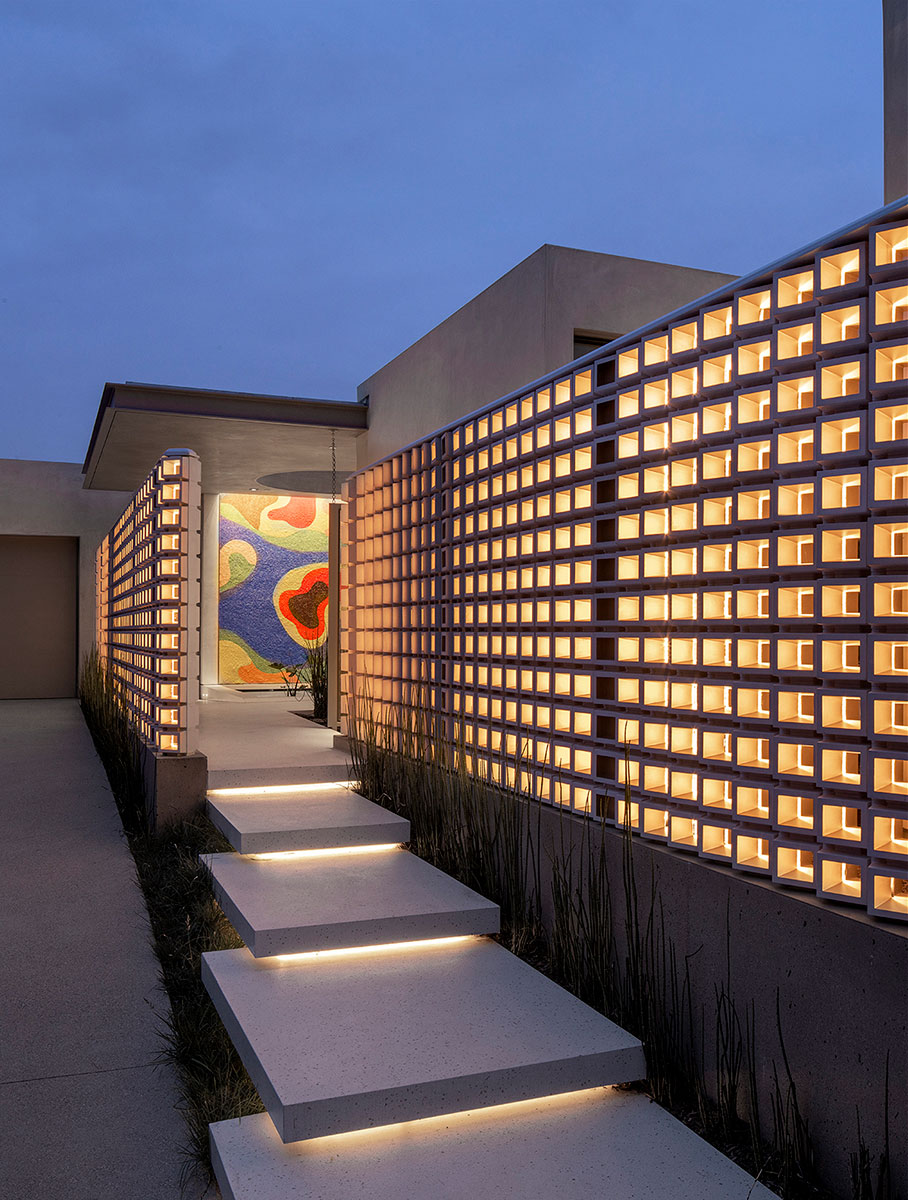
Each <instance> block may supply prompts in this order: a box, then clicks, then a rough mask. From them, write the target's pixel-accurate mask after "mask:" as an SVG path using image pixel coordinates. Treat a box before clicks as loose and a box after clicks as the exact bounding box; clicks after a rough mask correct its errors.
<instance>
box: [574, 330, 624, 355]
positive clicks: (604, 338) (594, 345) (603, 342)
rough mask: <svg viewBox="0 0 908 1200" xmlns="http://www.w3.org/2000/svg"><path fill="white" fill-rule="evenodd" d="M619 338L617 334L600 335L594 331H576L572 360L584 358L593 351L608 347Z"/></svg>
mask: <svg viewBox="0 0 908 1200" xmlns="http://www.w3.org/2000/svg"><path fill="white" fill-rule="evenodd" d="M617 336H618V334H617V333H599V332H597V331H596V330H592V329H575V330H574V347H573V349H574V353H573V355H572V358H582V357H583V355H584V354H589V352H590V351H591V350H598V349H599V347H600V346H607V345H608V343H609V342H613V341H614V340H615V338H616V337H617Z"/></svg>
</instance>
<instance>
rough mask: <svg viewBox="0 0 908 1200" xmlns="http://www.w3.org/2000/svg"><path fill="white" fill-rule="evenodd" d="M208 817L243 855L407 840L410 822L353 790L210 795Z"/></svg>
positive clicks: (302, 789) (325, 788)
mask: <svg viewBox="0 0 908 1200" xmlns="http://www.w3.org/2000/svg"><path fill="white" fill-rule="evenodd" d="M208 815H209V817H210V818H211V820H212V822H213V824H215V825H216V826H217V827H218V829H220V831H221V833H223V835H224V837H226V838H227V840H228V841H229V842H230V844H231V846H233V848H234V850H237V851H239V853H240V854H268V853H274V852H277V851H282V850H324V849H329V848H335V847H339V846H376V845H386V844H389V843H392V842H395V843H396V842H406V841H408V840H409V838H410V823H409V821H405V820H404V818H403V817H398V816H397V815H396V814H395V813H392V812H389V811H388V809H387V808H382V807H381V805H380V804H373V803H372V801H371V800H367V799H366V798H365V796H360V795H359V794H358V793H357V792H351V791H350V790H349V788H346V787H338V786H337V785H334V786H331V785H330V784H329V785H327V786H326V787H324V788H316V789H312V788H311V787H304V788H301V789H300V790H299V791H291V792H277V793H270V792H264V793H261V794H256V793H254V792H253V791H251V790H250V791H247V792H245V793H243V794H237V795H223V794H222V795H217V794H212V792H209V794H208Z"/></svg>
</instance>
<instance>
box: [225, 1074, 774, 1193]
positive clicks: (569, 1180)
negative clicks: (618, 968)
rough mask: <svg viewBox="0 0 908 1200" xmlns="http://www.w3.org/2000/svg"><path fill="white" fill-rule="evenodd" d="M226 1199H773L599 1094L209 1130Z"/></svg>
mask: <svg viewBox="0 0 908 1200" xmlns="http://www.w3.org/2000/svg"><path fill="white" fill-rule="evenodd" d="M209 1129H210V1135H211V1159H212V1163H213V1165H214V1172H215V1175H216V1177H217V1181H218V1186H219V1187H220V1189H221V1194H222V1196H223V1197H224V1200H288V1198H289V1197H300V1198H302V1197H310V1196H318V1197H319V1200H349V1197H351V1196H356V1197H358V1200H399V1198H400V1197H412V1198H413V1200H428V1198H429V1197H432V1198H433V1200H434V1198H438V1200H442V1198H446V1200H462V1198H463V1197H494V1200H551V1198H552V1197H557V1198H558V1200H603V1197H608V1198H610V1200H773V1196H774V1193H772V1192H770V1191H768V1190H767V1188H765V1187H763V1185H762V1184H760V1183H755V1182H754V1180H753V1178H752V1177H751V1176H750V1175H748V1174H747V1173H746V1172H745V1171H743V1170H742V1169H741V1168H740V1167H739V1166H737V1165H736V1164H735V1163H733V1162H732V1161H731V1159H728V1158H726V1157H725V1156H724V1155H722V1154H720V1153H719V1151H718V1150H716V1149H714V1148H713V1147H712V1146H710V1145H709V1143H707V1142H704V1141H703V1140H702V1138H699V1137H697V1135H696V1134H695V1133H693V1132H692V1131H691V1130H690V1129H688V1128H687V1127H686V1126H685V1125H682V1124H681V1122H680V1121H677V1120H676V1119H675V1118H674V1117H672V1116H670V1115H669V1114H668V1113H667V1112H666V1111H665V1109H663V1108H660V1107H659V1106H658V1105H657V1104H654V1103H653V1102H652V1101H651V1100H649V1098H648V1097H646V1096H642V1095H640V1094H639V1093H634V1092H619V1091H616V1090H615V1089H614V1088H596V1089H594V1090H592V1091H586V1092H573V1093H571V1094H569V1095H564V1096H553V1097H548V1098H546V1099H544V1100H534V1101H529V1102H527V1103H525V1104H513V1105H507V1106H504V1107H502V1108H498V1109H492V1110H482V1109H479V1110H477V1111H473V1112H469V1113H457V1114H455V1115H454V1116H441V1117H433V1118H429V1119H428V1120H424V1121H419V1122H415V1123H412V1122H411V1123H409V1124H407V1125H402V1126H401V1125H397V1126H395V1125H391V1126H388V1127H387V1128H385V1129H380V1130H375V1129H372V1130H366V1131H363V1132H361V1133H347V1134H341V1135H340V1136H339V1137H323V1138H316V1139H315V1140H313V1141H305V1142H294V1143H292V1144H291V1145H284V1144H283V1143H282V1142H281V1140H280V1138H279V1137H278V1135H277V1132H276V1130H275V1128H274V1125H273V1124H272V1123H271V1121H270V1120H269V1118H268V1116H267V1115H266V1114H265V1113H262V1114H259V1115H257V1116H254V1117H243V1118H242V1119H240V1120H233V1121H220V1122H218V1123H217V1124H215V1125H211V1126H209Z"/></svg>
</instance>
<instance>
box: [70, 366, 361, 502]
mask: <svg viewBox="0 0 908 1200" xmlns="http://www.w3.org/2000/svg"><path fill="white" fill-rule="evenodd" d="M367 425H368V409H367V408H366V407H365V406H364V405H362V404H355V403H348V402H346V401H341V400H307V399H302V398H298V397H293V396H262V395H256V394H254V393H251V392H216V391H208V390H205V389H201V388H177V387H161V386H158V385H156V384H144V383H107V384H105V385H104V391H103V393H102V395H101V404H100V407H99V409H98V415H97V417H96V419H95V425H94V429H93V430H92V435H91V441H90V443H89V446H88V453H87V454H86V456H85V463H84V465H83V468H82V470H83V472H84V474H85V483H84V485H83V486H84V487H86V488H96V489H104V490H112V491H135V490H136V489H137V488H138V487H139V486H140V484H141V483H142V480H143V479H144V478H145V476H146V475H147V474H148V472H149V471H150V470H151V468H152V467H153V466H154V464H155V463H156V462H157V460H158V459H159V458H160V457H161V455H162V454H163V453H164V451H165V450H169V449H171V448H172V447H176V446H179V447H186V448H188V449H190V450H194V451H195V452H196V454H198V456H199V458H200V459H201V460H202V491H203V492H248V491H250V490H251V489H257V488H259V487H260V486H261V483H260V481H261V479H262V478H263V477H267V476H278V477H281V481H282V483H284V484H286V485H289V484H290V483H292V482H294V481H295V482H296V483H297V485H298V486H297V487H296V488H291V487H289V486H285V487H283V488H282V489H281V490H283V491H294V490H296V491H310V492H315V493H318V492H324V493H327V492H330V490H331V477H332V461H331V457H332V456H331V443H332V431H333V432H334V443H335V449H336V465H337V479H338V481H340V480H342V479H343V478H345V477H346V476H347V475H348V474H349V473H350V472H351V471H354V470H355V469H356V439H357V438H358V437H359V436H360V435H361V434H362V433H363V432H365V430H366V428H367ZM275 482H276V481H275ZM265 486H268V484H267V483H266V484H265Z"/></svg>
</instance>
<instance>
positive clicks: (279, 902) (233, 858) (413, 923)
mask: <svg viewBox="0 0 908 1200" xmlns="http://www.w3.org/2000/svg"><path fill="white" fill-rule="evenodd" d="M206 861H207V862H208V865H209V867H210V868H211V873H212V875H213V877H214V893H215V895H216V896H217V898H218V902H219V903H220V905H221V907H222V908H223V910H224V912H225V913H226V914H227V916H228V917H229V919H230V921H231V922H232V923H233V925H234V927H235V928H236V930H237V932H238V933H239V934H240V936H241V937H242V939H243V941H244V942H245V943H246V945H247V946H248V947H249V949H250V950H251V951H252V953H253V954H254V955H255V956H256V957H257V958H259V957H262V956H265V955H270V954H296V953H301V952H305V951H313V950H330V949H337V948H339V947H344V946H374V945H379V944H381V943H388V942H406V941H414V940H418V939H425V938H440V937H451V936H454V935H458V934H482V933H497V932H498V922H499V914H498V905H497V904H493V903H492V901H491V900H486V899H485V897H484V896H480V895H479V894H478V892H474V891H472V890H471V889H470V888H468V887H465V886H464V885H463V884H462V883H458V882H457V880H456V879H452V878H451V877H450V875H445V874H444V872H443V871H439V870H437V869H436V868H435V867H433V866H431V865H430V864H429V863H427V862H424V861H423V860H422V859H421V858H417V857H416V856H415V855H414V854H410V853H409V851H407V850H404V849H403V848H401V847H395V848H394V849H391V850H370V849H369V848H368V847H356V848H355V849H354V850H353V851H350V850H342V851H339V852H337V853H334V852H330V851H318V850H315V851H304V852H303V853H302V854H300V855H291V856H289V857H284V856H277V857H270V856H268V857H265V858H248V857H245V856H243V855H240V854H212V855H208V856H207V859H206Z"/></svg>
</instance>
